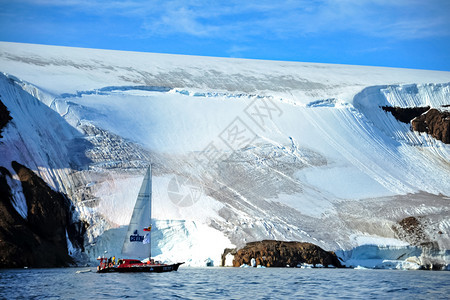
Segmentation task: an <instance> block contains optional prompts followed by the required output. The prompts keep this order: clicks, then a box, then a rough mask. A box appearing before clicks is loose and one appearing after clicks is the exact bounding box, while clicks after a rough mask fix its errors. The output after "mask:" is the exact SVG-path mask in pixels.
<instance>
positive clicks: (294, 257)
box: [224, 240, 342, 267]
mask: <svg viewBox="0 0 450 300" xmlns="http://www.w3.org/2000/svg"><path fill="white" fill-rule="evenodd" d="M227 250H230V249H227ZM224 254H225V253H224ZM225 255H226V254H225ZM252 258H254V259H255V260H256V264H257V265H261V266H266V267H286V266H287V265H289V266H291V267H295V266H297V265H298V264H302V263H307V264H314V265H315V264H322V265H323V266H325V267H328V266H329V265H333V266H335V267H342V265H341V263H340V262H339V260H338V258H337V256H336V254H334V253H333V252H328V251H325V250H323V249H322V248H320V247H319V246H316V245H314V244H311V243H301V242H283V241H271V240H264V241H261V242H252V243H248V244H247V245H246V246H245V247H244V248H242V249H240V250H237V251H236V254H235V256H234V260H233V267H239V266H241V265H242V264H248V265H249V264H250V261H251V259H252Z"/></svg>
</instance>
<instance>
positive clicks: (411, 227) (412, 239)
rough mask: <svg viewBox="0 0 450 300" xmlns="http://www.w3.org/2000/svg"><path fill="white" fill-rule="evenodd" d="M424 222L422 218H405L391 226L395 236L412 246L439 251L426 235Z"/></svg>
mask: <svg viewBox="0 0 450 300" xmlns="http://www.w3.org/2000/svg"><path fill="white" fill-rule="evenodd" d="M426 223H427V222H426V221H424V220H423V217H414V216H410V217H406V218H404V219H402V220H400V221H399V222H398V223H397V224H395V225H394V226H392V229H393V230H394V232H395V234H396V236H397V237H398V238H399V239H400V240H403V241H406V242H408V243H409V244H411V245H413V246H421V247H424V248H428V249H439V247H438V246H437V244H436V242H435V241H433V240H432V239H431V238H430V237H429V236H428V234H427V233H426V228H427V225H426Z"/></svg>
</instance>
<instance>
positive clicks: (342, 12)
mask: <svg viewBox="0 0 450 300" xmlns="http://www.w3.org/2000/svg"><path fill="white" fill-rule="evenodd" d="M17 1H21V2H25V3H28V4H32V5H46V6H60V7H70V8H71V9H74V10H81V11H83V12H84V13H89V14H92V15H102V16H105V15H109V16H115V15H117V16H128V17H130V18H135V19H137V20H139V21H140V22H141V24H142V29H144V31H145V33H146V35H168V34H169V35H170V34H187V35H192V36H198V37H219V38H222V39H223V38H228V39H230V40H238V39H244V38H247V37H262V38H267V37H271V36H274V37H277V38H280V37H281V38H292V37H301V36H319V35H321V34H328V33H336V32H338V33H358V34H363V35H366V36H373V37H384V38H393V39H417V38H425V37H430V36H448V35H450V18H449V17H448V16H449V15H450V1H446V0H428V1H426V0H425V1H418V0H310V1H306V0H300V1H294V0H280V1H273V0H272V1H268V0H259V1H254V0H253V1H252V0H250V1H242V0H240V1H238V0H229V1H199V0H185V1H183V0H166V1H163V0H152V1H137V0H124V1H107V0H63V1H57V0H55V1H53V0H17Z"/></svg>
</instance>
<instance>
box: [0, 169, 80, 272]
mask: <svg viewBox="0 0 450 300" xmlns="http://www.w3.org/2000/svg"><path fill="white" fill-rule="evenodd" d="M12 166H13V168H14V170H15V171H16V173H17V174H18V176H19V179H20V181H21V184H22V189H23V193H24V195H25V199H26V202H27V207H28V216H27V219H24V218H22V216H20V215H19V214H18V213H17V211H16V210H15V208H14V207H13V205H12V202H11V201H12V197H11V191H10V188H9V186H8V184H7V180H6V178H7V177H9V178H11V174H10V173H9V171H8V170H7V169H5V168H0V193H1V194H0V195H1V197H0V267H2V268H17V267H25V266H27V267H60V266H68V265H70V264H72V263H73V260H72V258H71V257H70V256H69V255H68V249H67V240H66V230H69V228H71V227H74V226H73V224H71V218H72V214H71V204H70V202H69V200H68V199H67V198H66V197H65V196H64V195H63V194H61V193H58V192H55V191H53V190H52V189H51V188H50V187H49V186H47V185H46V184H45V182H44V181H43V180H42V179H41V178H39V177H38V176H37V175H36V174H34V173H33V172H32V171H31V170H29V169H28V168H26V167H25V166H23V165H20V164H19V163H17V162H12Z"/></svg>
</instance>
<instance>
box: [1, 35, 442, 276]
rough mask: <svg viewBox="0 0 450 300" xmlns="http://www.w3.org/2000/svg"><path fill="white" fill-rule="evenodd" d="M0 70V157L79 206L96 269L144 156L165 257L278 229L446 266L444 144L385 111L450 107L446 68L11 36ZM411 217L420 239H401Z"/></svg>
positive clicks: (18, 202)
mask: <svg viewBox="0 0 450 300" xmlns="http://www.w3.org/2000/svg"><path fill="white" fill-rule="evenodd" d="M0 72H2V74H0V99H1V101H2V102H3V103H4V104H5V105H6V106H7V108H8V110H9V111H10V112H11V116H12V117H13V120H12V121H11V122H10V123H9V125H7V126H6V127H5V128H4V132H3V136H4V138H3V139H2V140H1V143H0V150H1V153H2V155H1V157H0V165H1V166H3V167H5V168H6V169H8V170H9V171H10V172H11V174H14V170H13V169H12V167H11V164H10V162H11V161H13V160H15V161H18V162H19V163H21V164H24V165H26V166H28V167H29V168H31V169H33V170H34V171H35V172H36V173H37V174H38V175H39V176H40V177H41V178H43V179H44V180H45V181H46V182H47V183H48V184H49V186H51V187H52V188H53V189H55V190H58V191H61V192H63V193H65V194H66V195H67V196H68V197H69V198H70V199H71V200H72V202H73V203H74V205H75V206H76V208H77V212H78V215H79V217H80V218H81V219H82V220H84V221H85V222H86V223H87V224H89V228H88V230H87V236H86V245H85V253H84V254H83V255H84V260H86V261H88V262H89V263H95V258H96V257H97V256H99V255H102V254H103V253H104V251H108V253H112V254H114V255H116V256H117V255H118V253H119V252H120V249H121V244H122V242H123V238H124V235H125V231H126V229H124V228H125V227H124V226H126V224H128V221H129V219H130V217H131V212H132V209H133V206H134V201H135V199H136V196H137V193H138V189H139V186H140V182H141V180H142V178H143V174H144V170H145V167H146V166H147V165H148V164H149V163H152V166H153V170H154V174H153V176H154V179H153V200H154V202H153V212H154V217H155V219H156V220H155V230H154V231H152V235H154V237H153V238H154V239H159V241H160V242H159V243H157V244H155V245H153V248H154V249H153V253H155V254H157V257H156V258H157V259H160V260H185V261H186V262H187V265H192V266H198V265H204V263H205V261H211V260H212V261H213V262H214V265H218V264H219V262H220V261H221V254H222V252H223V250H224V249H225V248H231V247H241V246H243V245H244V244H245V243H246V242H251V241H255V240H262V239H279V240H296V241H305V242H311V243H314V244H317V245H319V246H320V247H322V248H324V249H326V250H331V251H336V253H338V254H339V255H340V257H341V258H342V260H343V261H344V262H347V263H348V265H349V266H350V265H351V266H355V267H356V266H361V267H362V266H367V267H375V266H383V261H384V260H386V262H385V263H384V266H385V267H387V268H391V267H392V266H393V265H394V263H390V262H389V261H396V260H398V261H399V263H395V267H397V266H400V267H402V268H414V265H411V264H413V261H414V259H412V258H410V257H416V258H417V261H419V262H420V263H423V262H425V261H427V260H429V259H436V260H437V261H439V262H440V263H442V264H449V263H450V260H449V254H448V250H449V249H450V238H449V236H450V234H449V233H450V221H449V219H450V218H449V216H450V212H449V211H450V209H449V208H450V205H449V204H450V202H449V201H450V180H448V178H449V174H450V172H449V171H450V163H449V158H450V145H446V144H444V143H442V142H440V141H436V140H434V139H433V138H432V137H430V136H428V135H426V134H423V133H422V134H420V133H417V132H413V131H411V129H410V126H409V125H408V124H404V123H401V122H399V121H397V120H396V119H395V118H394V117H393V116H392V115H391V114H390V113H386V112H385V111H383V110H382V109H381V108H380V107H381V106H397V107H404V108H406V107H418V106H430V107H435V108H440V109H445V108H443V106H445V105H449V104H450V72H442V71H427V70H408V69H393V68H380V67H364V66H345V65H328V64H311V63H296V62H277V61H258V60H244V59H225V58H212V57H194V56H181V55H166V54H153V53H137V52H123V51H111V50H97V49H81V48H69V47H56V46H42V45H31V44H17V43H6V42H0ZM10 186H11V188H12V190H13V192H14V199H15V207H16V209H17V210H18V211H19V212H21V214H22V216H23V217H26V216H25V215H24V212H26V207H24V203H25V202H24V199H23V195H21V187H20V185H14V184H13V183H11V185H10ZM410 216H414V217H417V218H418V219H419V220H420V222H421V226H422V227H421V232H422V233H423V234H422V235H421V238H422V240H420V241H413V240H412V239H410V240H405V238H404V237H401V236H400V235H399V233H398V230H399V229H398V222H399V221H401V220H402V219H404V218H406V217H410ZM396 228H397V229H396ZM396 230H397V231H396ZM421 243H422V244H424V245H425V244H426V245H430V244H432V245H433V246H432V247H433V249H438V250H436V251H431V250H430V251H428V250H427V249H428V248H427V247H428V246H424V245H421ZM424 247H425V248H424ZM71 252H74V253H78V252H77V251H74V250H73V249H71ZM430 257H431V258H430ZM407 258H410V259H409V261H408V262H406V259H407ZM361 261H363V262H361ZM364 261H365V263H364Z"/></svg>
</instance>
